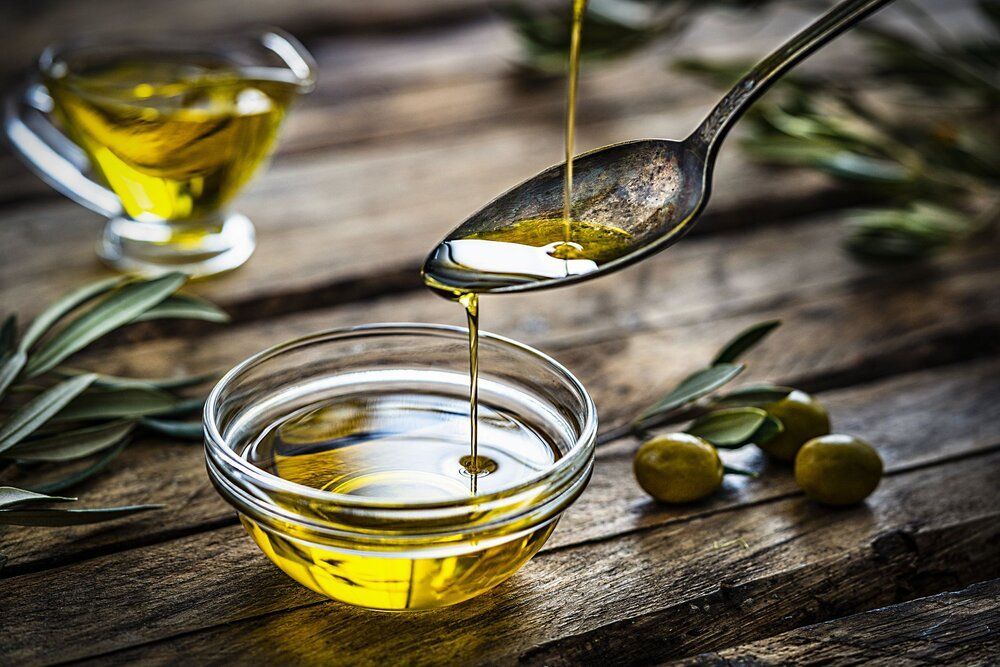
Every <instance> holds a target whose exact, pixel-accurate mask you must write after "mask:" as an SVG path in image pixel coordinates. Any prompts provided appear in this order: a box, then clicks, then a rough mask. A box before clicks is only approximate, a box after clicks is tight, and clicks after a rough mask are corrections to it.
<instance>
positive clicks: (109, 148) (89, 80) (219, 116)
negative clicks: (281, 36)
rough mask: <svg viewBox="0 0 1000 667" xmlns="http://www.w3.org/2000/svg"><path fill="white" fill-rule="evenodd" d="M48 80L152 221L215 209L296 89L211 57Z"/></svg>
mask: <svg viewBox="0 0 1000 667" xmlns="http://www.w3.org/2000/svg"><path fill="white" fill-rule="evenodd" d="M46 83H47V84H48V87H49V90H50V91H51V93H52V97H53V99H54V100H55V103H56V108H57V111H58V112H59V116H60V118H61V120H62V122H63V124H64V125H65V128H66V130H67V132H68V133H69V134H70V135H71V136H72V137H73V139H74V140H75V141H76V142H77V143H78V144H79V145H80V146H81V147H82V148H83V149H84V150H85V151H86V152H87V154H88V155H89V156H90V158H91V161H92V163H93V164H94V165H95V167H96V169H97V170H98V171H99V172H100V174H101V175H102V176H103V177H104V179H105V180H106V181H107V183H108V185H109V186H110V187H111V189H112V190H113V191H114V192H115V194H117V195H118V197H119V198H120V199H121V201H122V204H123V206H124V208H125V211H126V212H127V213H128V215H129V216H130V217H132V218H135V219H138V220H147V221H156V220H186V219H196V218H201V217H205V216H209V215H211V214H214V213H215V212H217V211H218V209H219V207H220V206H222V205H223V204H225V203H226V202H227V201H229V200H230V199H231V198H232V197H233V196H234V195H235V194H236V193H237V192H238V191H239V189H240V187H241V186H242V185H243V184H244V183H245V182H246V181H247V180H248V179H249V178H250V177H251V176H252V175H253V173H254V171H255V170H256V169H257V167H258V166H259V165H260V163H261V161H262V160H263V159H264V157H265V156H266V155H267V154H268V152H269V151H270V149H271V147H272V145H273V144H274V140H275V136H276V134H277V131H278V127H279V125H280V123H281V120H282V117H283V116H284V113H285V111H286V109H287V107H288V105H289V103H290V102H291V100H292V99H293V97H294V96H295V93H296V90H297V88H296V84H295V83H294V82H292V81H285V80H280V79H260V78H250V77H246V76H244V75H243V73H241V72H240V71H239V70H236V69H234V68H232V67H230V66H228V65H226V64H225V63H221V62H212V61H209V60H204V61H198V62H192V61H189V60H184V61H170V60H162V59H158V60H154V61H147V60H133V59H129V60H124V59H121V60H113V61H110V62H101V63H97V64H93V65H91V66H87V67H84V68H83V69H82V70H79V71H74V72H73V73H71V74H66V75H65V76H62V77H58V78H50V79H49V80H48V81H47V82H46Z"/></svg>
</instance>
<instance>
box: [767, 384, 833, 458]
mask: <svg viewBox="0 0 1000 667" xmlns="http://www.w3.org/2000/svg"><path fill="white" fill-rule="evenodd" d="M763 407H764V409H765V410H766V411H767V412H768V413H769V414H770V415H771V416H772V417H777V418H778V419H779V420H781V425H782V426H783V427H784V430H783V431H782V432H781V433H779V434H778V435H776V436H774V437H773V438H771V439H770V440H768V441H767V442H764V443H761V444H760V445H758V446H759V447H760V448H761V449H763V450H764V451H765V452H767V454H768V455H769V456H772V457H774V458H776V459H778V460H779V461H785V462H786V463H791V462H792V461H794V460H795V455H796V454H797V453H798V451H799V448H800V447H802V445H804V444H805V443H806V441H808V440H812V439H813V438H816V437H819V436H821V435H826V434H827V433H829V432H830V416H829V415H828V414H827V413H826V408H824V407H823V405H822V404H821V403H820V402H819V401H817V400H816V399H815V398H813V397H812V396H810V395H809V394H807V393H805V392H804V391H799V390H798V389H796V390H794V391H792V393H790V394H788V396H786V397H784V398H783V399H781V400H780V401H776V402H774V403H769V404H767V405H765V406H763Z"/></svg>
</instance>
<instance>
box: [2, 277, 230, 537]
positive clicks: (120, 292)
mask: <svg viewBox="0 0 1000 667" xmlns="http://www.w3.org/2000/svg"><path fill="white" fill-rule="evenodd" d="M186 281H187V277H186V276H185V275H184V274H182V273H176V272H175V273H168V274H165V275H163V276H160V277H158V278H153V279H135V278H126V277H116V278H110V279H106V280H101V281H98V282H94V283H91V284H89V285H85V286H83V287H81V288H79V289H77V290H74V291H73V292H70V293H69V294H66V295H65V296H63V297H62V298H60V299H58V300H56V301H55V302H54V303H52V304H51V305H49V307H48V308H46V309H45V310H44V311H42V313H41V314H39V315H38V316H37V317H36V318H35V319H34V320H33V321H32V322H31V324H30V325H29V326H28V327H27V328H26V329H25V330H24V331H23V332H20V333H19V332H18V324H17V316H16V315H9V316H8V317H7V318H6V319H5V320H4V322H3V324H2V326H0V461H2V462H3V463H5V464H6V465H7V466H8V467H12V468H14V469H16V470H19V471H29V470H30V471H36V470H39V469H41V470H42V471H43V472H45V471H47V470H48V469H51V468H53V467H55V468H60V467H63V466H66V467H69V468H71V469H70V470H69V471H68V472H66V473H63V474H60V475H59V476H56V477H55V478H54V479H50V480H49V481H46V482H44V483H41V484H37V485H34V486H30V487H28V488H17V487H13V486H0V524H16V525H27V526H67V525H78V524H85V523H96V522H100V521H108V520H111V519H118V518H121V517H124V516H129V515H131V514H135V513H138V512H144V511H148V510H151V509H156V508H158V507H160V506H159V505H129V506H123V507H108V508H91V509H62V508H48V507H38V506H39V505H42V504H51V503H66V502H72V501H74V500H76V498H74V497H68V496H61V495H51V494H55V493H57V492H60V491H64V490H66V489H68V488H71V487H73V486H76V485H78V484H79V483H81V482H83V481H84V480H86V479H89V478H90V477H93V476H94V475H96V474H97V473H99V472H100V471H102V470H103V469H104V468H106V467H107V466H108V465H109V464H110V463H111V462H112V461H113V460H114V459H115V458H117V456H118V455H119V454H121V452H122V450H124V449H125V447H126V446H127V445H128V444H129V442H131V439H132V437H133V436H134V435H135V434H136V433H137V432H141V431H146V432H156V433H160V434H162V435H166V436H168V437H172V438H180V439H189V440H200V439H201V422H200V420H198V421H188V420H185V419H183V418H184V417H185V415H188V414H190V413H192V412H194V411H196V410H198V409H199V408H200V407H201V405H202V399H201V398H189V397H186V396H184V395H183V394H182V393H180V392H181V390H183V389H186V388H189V387H193V386H196V385H199V384H202V383H204V382H205V381H207V380H209V379H211V378H212V377H214V376H215V374H214V373H210V374H204V375H195V376H189V377H175V378H163V379H151V378H142V379H140V378H131V377H119V376H112V375H104V374H100V373H91V372H87V371H84V370H80V369H77V368H73V367H70V366H66V365H64V362H66V361H67V360H68V359H69V358H70V357H71V356H72V355H74V354H76V353H77V352H79V351H81V350H83V349H84V348H86V347H87V346H89V345H90V344H92V343H93V342H95V341H96V340H98V339H99V338H101V337H103V336H105V335H107V334H108V333H110V332H112V331H114V330H116V329H119V328H120V327H123V326H126V325H130V324H135V323H138V322H148V321H152V320H162V319H187V320H202V321H208V322H226V321H228V319H229V318H228V316H227V315H226V313H224V312H223V311H222V310H220V309H219V308H218V307H217V306H215V305H213V304H212V303H210V302H208V301H205V300H203V299H199V298H196V297H193V296H190V295H186V294H180V293H178V290H179V289H180V288H181V287H182V286H183V285H184V284H185V282H186ZM81 464H82V465H81ZM49 477H52V476H51V475H49Z"/></svg>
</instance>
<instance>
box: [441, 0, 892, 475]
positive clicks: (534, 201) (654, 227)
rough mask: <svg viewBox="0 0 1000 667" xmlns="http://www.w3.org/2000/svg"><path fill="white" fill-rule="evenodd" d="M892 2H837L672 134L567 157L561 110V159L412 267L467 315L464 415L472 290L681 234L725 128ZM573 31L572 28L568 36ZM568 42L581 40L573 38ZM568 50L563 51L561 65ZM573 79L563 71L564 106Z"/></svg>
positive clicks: (579, 270) (653, 247) (564, 273)
mask: <svg viewBox="0 0 1000 667" xmlns="http://www.w3.org/2000/svg"><path fill="white" fill-rule="evenodd" d="M584 2H585V0H574V18H576V17H577V16H578V14H577V11H576V5H577V4H580V5H584ZM890 2H892V0H844V1H843V2H841V3H839V4H837V5H835V6H834V7H833V8H831V9H830V10H829V11H828V12H827V13H826V14H824V15H823V16H821V17H820V18H818V19H817V20H816V21H814V22H813V23H812V24H810V25H809V26H808V27H807V28H805V29H804V30H802V31H801V32H799V33H798V34H797V35H795V36H794V37H792V38H791V39H790V40H788V41H787V42H786V43H785V44H783V45H782V46H780V47H779V48H778V49H777V50H775V51H774V52H773V53H771V54H770V55H769V56H767V57H766V58H764V60H762V61H761V62H760V63H758V64H757V65H756V66H755V67H754V68H753V69H752V70H750V72H749V73H747V74H746V75H745V76H744V77H743V78H742V79H740V80H739V81H738V82H737V83H736V85H735V86H734V87H733V88H732V90H730V91H729V92H728V93H726V95H725V96H724V97H723V98H722V99H721V100H720V101H719V103H718V104H717V105H716V106H715V107H714V108H713V109H712V110H711V112H709V114H708V116H706V118H705V119H704V120H703V121H702V123H701V124H700V125H699V126H698V127H697V128H696V129H695V130H694V132H692V133H691V135H690V136H688V137H687V138H686V139H684V140H682V141H671V140H665V139H640V140H636V141H629V142H625V143H621V144H615V145H612V146H606V147H604V148H601V149H598V150H595V151H591V152H589V153H585V154H583V155H580V156H578V157H576V158H575V159H574V158H573V157H572V147H571V145H569V142H570V141H571V130H572V127H571V126H570V122H572V120H573V116H572V115H571V114H567V140H568V141H567V143H568V145H567V159H566V163H565V164H561V165H556V166H554V167H551V168H549V169H547V170H545V171H543V172H541V173H540V174H538V175H536V176H534V177H533V178H530V179H528V180H527V181H524V182H523V183H521V184H520V185H517V186H515V187H514V188H512V189H511V190H508V191H507V192H506V193H504V194H502V195H500V196H499V197H497V198H496V199H494V200H493V201H492V202H490V203H489V204H487V205H486V206H485V207H483V208H482V209H480V210H479V211H477V212H476V213H474V214H473V215H472V216H470V217H469V218H467V219H466V220H465V221H464V222H463V223H462V224H461V225H459V226H458V227H457V228H455V229H454V230H453V231H452V232H451V233H450V234H449V235H448V236H447V237H446V238H445V239H444V240H443V241H442V242H441V243H440V244H439V245H438V246H437V247H435V248H434V250H433V251H432V252H431V254H430V255H429V256H428V258H427V259H426V260H425V262H424V266H423V269H422V271H421V273H422V275H423V278H424V282H425V284H426V285H427V286H428V287H429V288H430V289H432V290H433V291H435V292H437V293H438V294H440V295H442V296H445V297H447V298H450V299H454V300H458V301H461V302H462V303H463V305H465V306H466V308H467V312H468V313H470V314H469V324H470V361H471V362H472V363H471V364H470V365H471V370H472V377H471V382H470V385H471V387H470V388H471V392H470V393H471V395H470V404H471V406H472V408H471V410H472V412H473V414H474V412H475V406H476V404H477V395H476V384H477V379H476V373H477V371H478V359H477V358H476V357H477V353H476V345H475V340H473V339H474V336H475V333H474V331H475V330H476V329H478V300H479V295H480V294H486V293H489V294H494V293H497V294H499V293H508V292H525V291H530V290H537V289H548V288H553V287H561V286H563V285H568V284H571V283H576V282H580V281H582V280H588V279H590V278H595V277H597V276H599V275H602V274H604V273H609V272H612V271H617V270H618V269H621V268H624V267H626V266H629V265H631V264H633V263H635V262H638V261H639V260H642V259H645V258H646V257H649V256H650V255H652V254H654V253H656V252H659V251H661V250H664V249H665V248H667V247H669V246H671V245H673V244H674V243H676V242H677V241H679V240H680V239H681V238H682V237H683V235H684V234H685V233H687V231H688V230H689V229H690V228H691V227H692V225H693V224H694V222H695V221H696V220H697V218H698V216H699V215H700V214H701V212H702V210H703V209H704V207H705V205H706V204H707V202H708V199H709V195H710V186H711V181H712V172H713V169H714V166H715V160H716V157H717V156H718V152H719V148H720V147H721V145H722V143H723V141H724V140H725V138H726V136H727V134H728V132H729V130H730V129H731V128H732V126H733V124H734V123H735V122H736V121H737V120H738V119H739V118H740V117H741V116H742V115H743V113H744V112H745V111H746V110H747V109H748V108H749V106H750V105H751V104H752V103H753V102H754V101H755V100H756V99H757V98H758V97H760V95H762V94H763V93H764V92H765V91H766V90H767V89H768V88H769V87H770V86H771V85H772V84H773V83H774V82H775V81H777V80H778V79H779V78H781V77H782V76H783V75H784V74H786V73H787V72H788V71H789V70H790V69H791V68H792V67H794V66H795V65H797V64H798V63H800V62H801V61H802V60H804V59H805V58H807V57H808V56H809V55H811V54H812V53H814V52H815V51H817V50H818V49H820V48H821V47H822V46H824V45H825V44H827V43H828V42H829V41H831V40H832V39H834V38H835V37H837V36H838V35H840V34H841V33H843V32H844V31H846V30H847V29H849V28H850V27H852V26H853V25H855V24H856V23H857V22H858V21H860V20H862V19H863V18H865V17H866V16H868V15H870V14H872V13H874V12H875V11H877V10H878V9H880V8H881V7H883V6H884V5H887V4H889V3H890ZM582 15H583V7H581V9H580V12H579V16H580V17H581V18H582ZM576 29H577V27H576V25H574V33H575V31H576ZM573 44H575V48H576V49H578V48H579V39H578V35H577V39H576V40H575V41H574V42H573ZM576 57H578V56H577V54H571V63H574V62H575V58H576ZM575 85H576V84H575V80H573V78H572V76H571V81H570V93H571V95H568V96H567V97H568V98H570V99H569V102H571V103H572V102H573V101H575ZM574 172H575V173H574ZM571 210H572V212H573V213H574V214H575V215H574V216H573V218H575V219H572V222H571V216H570V211H571ZM469 304H472V305H473V306H474V311H475V312H474V314H473V310H468V308H469ZM473 317H475V318H476V319H475V321H474V320H473ZM473 325H475V327H474V326H473ZM471 435H472V438H473V441H472V445H471V446H472V458H471V461H472V465H473V466H474V467H473V469H471V470H470V473H471V476H472V478H473V483H472V488H473V491H474V490H475V478H476V476H477V472H476V468H475V466H478V465H479V461H480V459H479V457H478V453H477V443H476V442H475V423H474V420H473V424H472V434H471Z"/></svg>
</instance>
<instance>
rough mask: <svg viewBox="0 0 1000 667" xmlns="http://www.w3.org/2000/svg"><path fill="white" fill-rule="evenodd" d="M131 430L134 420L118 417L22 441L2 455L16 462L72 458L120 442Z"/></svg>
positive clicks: (89, 454)
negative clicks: (109, 420)
mask: <svg viewBox="0 0 1000 667" xmlns="http://www.w3.org/2000/svg"><path fill="white" fill-rule="evenodd" d="M133 429H135V422H134V421H130V420H121V421H112V422H108V423H105V424H98V425H97V426H88V427H85V428H78V429H73V430H70V431H63V432H61V433H57V434H55V435H50V436H47V437H44V438H36V439H32V440H22V441H21V442H20V443H18V444H17V445H15V446H13V447H11V448H10V449H8V450H7V451H6V452H4V453H3V456H4V457H6V458H10V459H18V460H20V461H72V460H74V459H81V458H85V457H87V456H92V455H94V454H97V453H98V452H101V451H103V450H105V449H107V448H108V447H111V446H112V445H115V444H117V443H119V442H121V440H122V439H124V438H125V437H126V436H127V435H129V434H130V433H131V432H132V431H133Z"/></svg>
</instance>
